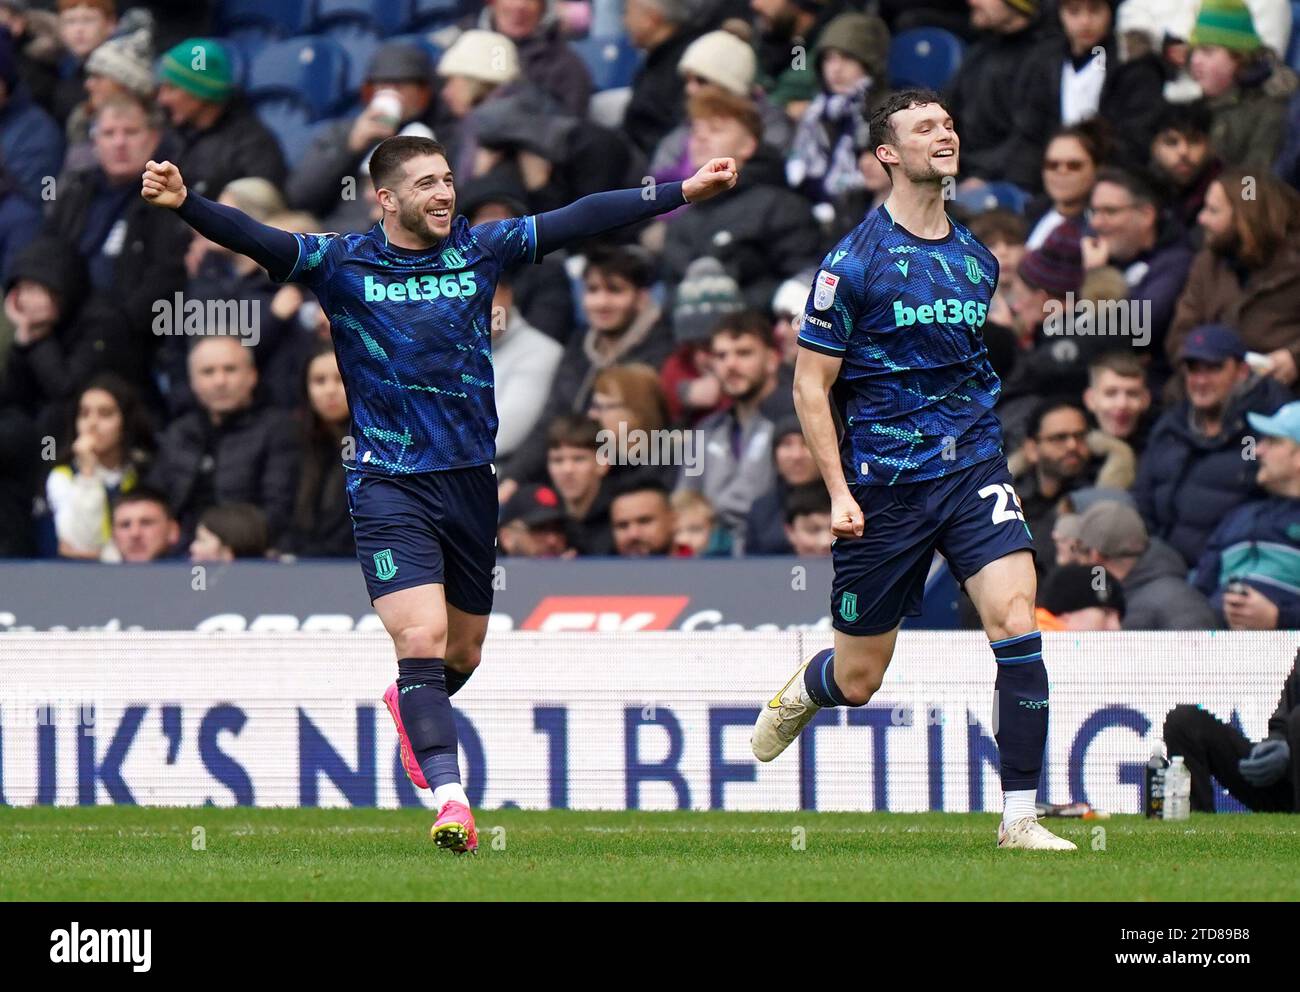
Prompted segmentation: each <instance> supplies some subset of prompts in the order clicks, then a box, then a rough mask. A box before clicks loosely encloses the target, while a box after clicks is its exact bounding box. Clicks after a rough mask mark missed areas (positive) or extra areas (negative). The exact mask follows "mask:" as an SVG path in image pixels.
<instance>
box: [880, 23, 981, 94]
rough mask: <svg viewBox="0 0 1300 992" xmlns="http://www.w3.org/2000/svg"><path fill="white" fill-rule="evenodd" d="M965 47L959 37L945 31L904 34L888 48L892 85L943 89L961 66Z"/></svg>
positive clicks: (920, 30) (896, 38)
mask: <svg viewBox="0 0 1300 992" xmlns="http://www.w3.org/2000/svg"><path fill="white" fill-rule="evenodd" d="M965 48H966V46H965V45H964V44H962V40H961V39H960V38H958V37H957V36H956V35H955V34H953V33H952V32H950V31H945V30H943V29H942V28H913V29H911V30H910V31H904V32H902V33H901V34H899V35H897V36H896V37H895V38H894V40H893V42H892V43H891V44H890V46H889V82H890V85H892V86H895V87H904V86H928V87H930V88H931V89H936V90H941V89H943V88H944V87H945V86H946V85H947V84H948V80H950V79H952V77H953V75H954V73H956V71H957V67H958V66H960V65H961V58H962V53H963V52H964V51H965Z"/></svg>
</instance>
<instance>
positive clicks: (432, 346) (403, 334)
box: [141, 135, 737, 853]
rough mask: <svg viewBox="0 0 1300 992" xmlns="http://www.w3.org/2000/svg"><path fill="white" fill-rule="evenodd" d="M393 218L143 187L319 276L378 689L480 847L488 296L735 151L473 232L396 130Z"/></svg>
mask: <svg viewBox="0 0 1300 992" xmlns="http://www.w3.org/2000/svg"><path fill="white" fill-rule="evenodd" d="M370 175H371V179H372V181H373V182H374V185H375V189H376V195H377V198H378V201H379V206H380V207H381V209H382V210H383V218H382V219H381V220H380V221H379V222H378V223H377V224H375V226H374V227H372V228H371V229H370V230H369V231H366V232H364V233H361V234H291V233H289V232H287V231H281V230H278V229H276V228H272V227H268V226H266V225H264V224H259V223H257V222H256V221H254V220H252V218H250V217H248V216H247V215H245V214H243V213H241V212H240V211H238V210H235V209H233V208H231V207H227V206H224V205H221V204H216V203H213V202H212V201H210V200H206V199H204V198H203V197H201V196H199V195H198V194H196V193H193V192H190V191H187V190H186V188H185V184H184V180H183V178H182V176H181V173H180V170H179V169H178V168H177V167H176V166H175V165H174V164H172V163H170V162H161V163H159V162H150V163H149V164H148V166H147V167H146V171H145V173H144V176H143V177H142V190H141V193H142V195H143V196H144V198H145V199H146V200H148V201H150V202H152V203H154V204H156V205H158V206H162V207H170V208H172V209H175V210H176V211H177V212H178V214H179V215H180V217H181V218H182V219H183V220H185V221H186V222H187V223H188V224H189V225H190V226H191V227H193V228H194V229H195V230H196V231H198V232H199V233H200V234H202V235H203V236H204V237H206V238H208V239H210V240H212V241H214V242H216V243H217V244H220V245H223V246H224V247H226V248H228V249H230V250H231V251H234V252H236V253H238V254H241V255H246V256H248V257H249V258H252V259H253V260H254V261H256V262H257V263H258V264H259V265H262V266H263V267H264V268H265V269H266V270H267V272H268V273H269V274H270V276H271V277H272V278H273V279H275V280H277V281H284V282H297V283H301V284H303V285H305V286H307V287H309V288H310V289H312V290H313V291H314V292H315V293H316V296H317V298H318V299H319V300H320V303H321V306H322V308H323V309H324V310H325V313H326V314H327V315H328V316H329V320H330V330H331V334H332V337H333V341H334V350H335V354H336V355H337V356H338V363H339V371H340V373H341V374H342V376H343V382H344V386H345V388H346V390H347V396H348V406H349V408H350V410H351V413H352V430H351V432H350V434H349V440H350V442H351V443H350V447H351V448H352V449H353V450H351V451H350V452H349V451H345V452H344V453H343V454H344V465H345V467H346V469H347V495H348V505H349V508H350V510H351V513H352V524H353V532H354V534H355V536H356V545H357V556H358V558H359V560H360V562H361V566H362V569H363V571H364V573H365V578H366V586H367V588H368V590H369V593H370V598H371V601H372V602H373V603H374V606H375V610H376V612H377V613H378V614H379V617H380V619H381V620H382V621H383V624H384V627H385V629H386V630H387V631H388V633H389V635H390V636H391V637H392V639H393V645H394V647H395V649H396V653H397V658H398V662H397V668H398V678H397V681H396V683H395V684H393V685H392V686H390V687H389V689H388V691H387V692H386V693H385V694H384V702H385V704H386V705H387V706H388V709H389V712H390V713H391V714H392V717H393V720H394V722H395V723H396V725H397V730H398V738H399V740H400V743H401V755H402V764H403V767H404V768H405V769H406V772H407V775H408V776H410V778H411V780H412V782H413V783H414V784H415V785H417V786H419V787H422V788H430V789H432V790H433V795H434V804H435V806H436V807H437V809H438V817H437V820H436V821H435V823H434V825H433V828H432V831H431V833H432V836H433V839H434V841H435V843H437V844H438V846H439V847H442V848H446V849H448V850H452V851H455V852H458V853H460V852H465V851H473V850H475V849H476V848H477V846H478V837H477V833H476V831H475V827H474V818H473V814H472V812H471V811H470V808H469V800H468V799H467V797H466V795H465V791H464V789H463V787H462V785H461V781H460V765H459V757H458V748H457V739H456V725H455V722H454V716H453V711H452V706H451V703H450V697H451V696H452V695H453V694H455V692H456V691H457V690H458V689H459V688H460V687H461V686H463V685H464V684H465V681H466V680H467V679H468V678H469V677H470V675H471V673H472V672H473V671H474V669H475V668H476V667H477V666H478V664H479V658H480V653H481V649H482V645H483V639H484V637H485V636H486V633H487V625H488V614H489V613H490V612H491V609H492V572H493V568H494V566H495V563H496V547H495V543H496V528H497V513H498V509H497V487H496V482H495V479H494V470H493V467H492V461H493V459H494V457H495V454H496V443H495V441H496V429H497V417H496V403H495V398H494V395H493V376H492V349H491V341H492V297H493V294H494V292H495V289H496V284H497V278H498V276H499V275H500V273H501V272H502V270H503V269H506V268H508V267H510V266H513V265H516V264H520V263H524V262H536V261H539V260H540V259H541V258H542V256H543V255H545V254H546V253H547V252H551V251H554V250H556V249H557V248H563V247H565V246H566V245H570V244H573V243H575V242H579V241H581V240H583V239H585V238H589V237H591V236H593V235H595V234H599V233H601V232H603V231H607V230H610V229H613V228H616V227H621V226H623V225H625V224H630V223H634V222H636V221H640V220H644V219H647V218H649V217H653V216H655V215H657V214H661V213H665V212H667V211H669V210H674V209H676V208H678V207H681V206H683V205H684V204H686V203H692V202H696V201H699V200H704V199H708V198H709V197H712V196H715V195H717V194H718V193H721V192H723V191H725V190H728V189H730V188H732V187H733V186H735V184H736V177H737V172H736V163H735V161H734V160H733V159H729V158H722V159H713V160H712V161H710V162H708V163H707V164H706V165H705V166H704V167H703V168H701V169H700V170H699V171H698V172H697V173H696V174H695V175H694V176H692V177H690V178H689V179H686V180H685V181H683V182H677V183H667V184H661V185H658V186H657V187H646V188H638V189H627V190H616V191H613V192H608V193H596V194H592V195H591V196H586V197H583V198H582V199H579V200H577V201H575V202H574V203H572V204H570V205H569V206H567V207H563V208H561V209H559V210H554V211H550V212H547V213H543V214H539V215H536V216H526V217H520V218H514V219H510V220H499V221H492V222H489V223H486V224H480V225H477V226H474V227H471V226H470V224H469V222H468V221H467V220H466V219H465V218H464V217H463V216H458V215H457V214H456V189H455V182H454V178H453V176H452V171H451V167H450V166H449V165H448V162H447V154H446V151H445V149H444V148H443V147H442V145H440V144H438V143H437V142H436V141H434V140H432V139H430V138H422V137H416V136H409V135H408V136H397V137H392V138H388V139H386V140H385V141H383V142H381V143H380V144H379V146H378V147H377V148H376V149H375V152H374V154H373V155H372V156H371V159H370Z"/></svg>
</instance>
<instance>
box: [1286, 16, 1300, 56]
mask: <svg viewBox="0 0 1300 992" xmlns="http://www.w3.org/2000/svg"><path fill="white" fill-rule="evenodd" d="M1286 64H1287V65H1289V66H1290V67H1291V68H1292V69H1294V70H1295V71H1296V72H1300V0H1291V45H1290V47H1289V48H1288V49H1287V53H1286Z"/></svg>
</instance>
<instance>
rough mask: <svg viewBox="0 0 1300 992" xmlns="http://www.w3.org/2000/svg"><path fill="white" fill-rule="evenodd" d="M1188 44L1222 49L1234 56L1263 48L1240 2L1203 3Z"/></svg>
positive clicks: (1226, 0)
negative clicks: (1213, 46) (1219, 46)
mask: <svg viewBox="0 0 1300 992" xmlns="http://www.w3.org/2000/svg"><path fill="white" fill-rule="evenodd" d="M1190 41H1191V43H1192V45H1193V46H1195V45H1221V46H1223V47H1224V48H1226V49H1228V50H1230V51H1234V52H1254V51H1258V50H1259V48H1260V46H1261V45H1262V44H1263V42H1261V41H1260V40H1259V35H1258V34H1256V33H1255V21H1254V19H1253V18H1251V16H1250V9H1249V8H1248V7H1247V6H1246V5H1245V4H1244V3H1242V2H1241V0H1205V2H1204V3H1203V4H1201V11H1200V13H1199V14H1197V15H1196V26H1195V27H1193V28H1192V37H1191V39H1190Z"/></svg>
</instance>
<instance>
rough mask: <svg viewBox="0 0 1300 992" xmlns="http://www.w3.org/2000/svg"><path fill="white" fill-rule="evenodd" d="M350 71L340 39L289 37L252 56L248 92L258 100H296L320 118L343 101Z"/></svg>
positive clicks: (321, 36)
mask: <svg viewBox="0 0 1300 992" xmlns="http://www.w3.org/2000/svg"><path fill="white" fill-rule="evenodd" d="M347 72H348V56H347V53H346V52H345V51H344V50H343V48H342V47H341V46H340V45H339V44H338V42H336V41H334V40H332V39H330V38H328V37H325V36H323V35H319V36H306V37H302V38H286V39H285V40H284V41H277V42H272V43H271V44H269V45H267V46H266V47H265V48H263V49H261V50H260V51H259V52H258V53H257V54H256V55H255V56H254V57H253V64H252V66H251V67H250V69H249V73H248V87H247V90H248V95H249V96H250V97H251V98H252V99H253V100H254V101H255V102H258V103H261V102H264V101H267V100H271V99H275V98H281V97H283V98H288V99H292V100H296V101H297V102H299V103H301V104H303V105H304V106H306V107H307V108H308V109H309V110H310V111H311V113H312V114H313V115H314V119H319V118H321V117H327V116H329V114H331V113H332V112H333V111H334V110H335V109H336V108H337V107H338V106H339V105H340V104H341V103H342V102H343V99H344V96H345V91H346V88H347Z"/></svg>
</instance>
